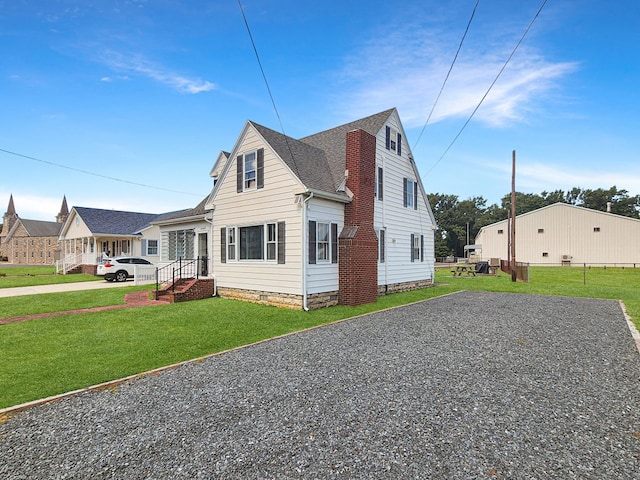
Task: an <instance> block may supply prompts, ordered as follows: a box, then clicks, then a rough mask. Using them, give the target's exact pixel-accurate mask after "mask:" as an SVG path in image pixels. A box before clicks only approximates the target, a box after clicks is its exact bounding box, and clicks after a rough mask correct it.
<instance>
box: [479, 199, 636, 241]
mask: <svg viewBox="0 0 640 480" xmlns="http://www.w3.org/2000/svg"><path fill="white" fill-rule="evenodd" d="M559 208H564V209H571V210H573V211H574V212H578V213H586V214H589V215H593V216H603V215H605V216H607V217H613V218H617V219H619V220H627V221H631V222H640V219H638V218H633V217H625V216H624V215H618V214H616V213H611V212H603V211H602V210H594V209H593V208H587V207H581V206H580V205H573V204H571V203H564V202H556V203H552V204H551V205H545V206H544V207H540V208H536V209H535V210H530V211H528V212H525V213H521V214H520V215H516V219H518V218H522V217H528V216H530V215H537V214H540V213H544V212H545V211H547V210H557V209H559ZM507 222H508V219H505V220H500V221H498V222H494V223H491V224H489V225H485V226H484V227H482V228H480V231H479V232H478V234H480V232H481V231H482V230H484V229H488V228H489V227H493V226H495V225H500V224H503V223H507Z"/></svg>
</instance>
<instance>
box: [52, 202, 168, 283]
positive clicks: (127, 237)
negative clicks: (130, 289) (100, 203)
mask: <svg viewBox="0 0 640 480" xmlns="http://www.w3.org/2000/svg"><path fill="white" fill-rule="evenodd" d="M158 217H159V215H158V214H154V213H139V212H126V211H120V210H105V209H101V208H88V207H73V208H72V209H71V212H69V216H68V217H67V219H66V221H65V223H64V225H63V226H62V229H61V230H60V236H59V241H60V244H61V246H62V259H61V262H60V263H61V264H63V265H64V267H62V269H63V271H64V272H65V273H66V272H67V271H68V270H70V269H73V268H82V271H83V272H84V273H89V274H95V272H96V265H98V263H100V261H101V260H102V259H103V258H104V257H115V256H120V255H132V256H142V257H144V258H146V259H147V260H149V261H151V262H155V261H157V257H156V256H155V255H153V254H152V255H149V254H148V253H149V251H150V249H148V248H147V247H146V246H145V252H144V253H143V251H142V247H143V239H144V240H145V241H146V242H147V243H146V245H149V243H148V242H153V241H157V240H159V239H158V237H156V236H154V235H157V234H158V233H157V230H156V231H154V230H153V229H152V230H150V231H148V232H147V234H146V235H143V234H142V233H141V232H142V230H143V229H144V228H146V227H148V226H149V224H150V222H151V221H153V220H155V219H156V218H158Z"/></svg>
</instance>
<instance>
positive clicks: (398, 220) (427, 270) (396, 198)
mask: <svg viewBox="0 0 640 480" xmlns="http://www.w3.org/2000/svg"><path fill="white" fill-rule="evenodd" d="M389 125H390V127H391V128H392V129H395V130H396V131H398V132H401V131H402V130H401V127H400V123H399V121H398V119H397V116H396V115H392V116H391V118H390V121H389ZM385 137H386V129H385V127H383V128H382V129H381V131H380V132H379V133H378V136H377V139H376V141H377V152H378V155H377V158H376V166H377V167H381V168H382V169H383V171H384V197H383V199H382V201H376V202H375V203H374V208H375V218H374V225H376V228H377V230H379V229H381V228H384V229H385V246H386V249H385V262H384V263H378V284H379V285H392V284H396V283H403V282H409V281H417V280H424V279H429V278H433V275H434V274H435V264H434V261H435V259H434V258H433V252H434V250H433V249H434V227H435V226H434V225H433V223H432V221H431V217H430V215H429V210H428V208H427V204H426V199H425V197H424V196H423V192H422V191H421V189H420V185H419V182H418V181H417V178H418V177H417V172H416V171H415V170H414V168H413V167H412V164H411V162H410V160H409V155H410V149H409V145H408V144H407V143H406V140H405V136H404V135H401V142H402V145H401V148H400V152H401V155H400V156H399V155H398V154H397V153H396V152H393V151H390V150H387V149H386V147H385V142H386V138H385ZM403 179H407V180H409V181H412V182H415V184H414V187H415V194H414V196H413V199H412V200H414V202H415V200H417V202H415V204H413V205H412V207H411V208H408V207H405V206H404V202H403V195H404V192H403V184H404V180H403ZM412 234H413V235H418V237H419V238H420V236H421V241H422V244H421V247H422V251H421V253H420V255H421V256H420V258H419V259H418V260H417V261H411V258H412V251H413V250H412V249H413V245H412V243H411V235H412Z"/></svg>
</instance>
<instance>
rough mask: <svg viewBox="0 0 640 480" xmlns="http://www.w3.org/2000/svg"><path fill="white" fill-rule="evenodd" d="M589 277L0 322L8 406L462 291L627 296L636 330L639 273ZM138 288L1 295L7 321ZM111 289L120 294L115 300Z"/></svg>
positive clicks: (545, 271)
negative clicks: (291, 306)
mask: <svg viewBox="0 0 640 480" xmlns="http://www.w3.org/2000/svg"><path fill="white" fill-rule="evenodd" d="M584 273H585V272H584V271H583V270H582V269H579V268H553V267H538V268H532V270H531V282H530V283H527V284H525V283H512V282H511V277H510V276H507V275H499V276H497V277H475V278H465V277H462V278H458V277H456V278H452V277H451V273H450V271H449V270H448V269H447V270H441V271H438V272H437V274H436V282H437V283H438V285H437V286H436V287H433V288H427V289H423V290H418V291H413V292H405V293H401V294H395V295H388V296H385V297H381V298H380V299H379V300H378V301H377V302H376V303H374V304H370V305H364V306H360V307H343V306H338V307H332V308H326V309H321V310H316V311H312V312H302V311H297V310H286V309H279V308H275V307H269V306H264V305H254V304H250V303H245V302H239V301H235V300H228V299H222V298H212V299H207V300H200V301H195V302H188V303H181V304H174V305H163V306H155V307H142V308H138V309H123V310H113V311H107V312H100V313H90V314H76V315H64V316H59V317H54V318H49V319H42V320H29V321H26V322H20V323H13V324H8V325H0V408H2V407H6V406H10V405H16V404H19V403H23V402H27V401H30V400H35V399H38V398H43V397H47V396H50V395H54V394H57V393H62V392H66V391H70V390H74V389H78V388H82V387H86V386H89V385H94V384H97V383H101V382H105V381H108V380H112V379H116V378H121V377H124V376H128V375H132V374H136V373H139V372H144V371H147V370H150V369H153V368H156V367H161V366H164V365H168V364H171V363H174V362H178V361H182V360H188V359H192V358H197V357H199V356H202V355H206V354H210V353H214V352H219V351H223V350H226V349H229V348H233V347H236V346H239V345H245V344H248V343H252V342H255V341H258V340H262V339H266V338H271V337H273V336H276V335H281V334H284V333H288V332H293V331H297V330H300V329H304V328H308V327H311V326H315V325H321V324H326V323H329V322H332V321H336V320H340V319H344V318H349V317H352V316H355V315H360V314H364V313H368V312H372V311H376V310H381V309H384V308H389V307H393V306H397V305H403V304H407V303H411V302H415V301H419V300H424V299H427V298H431V297H434V296H439V295H443V294H447V293H451V292H455V291H459V290H464V289H466V290H485V291H502V292H516V293H528V294H544V295H568V296H579V297H595V298H613V299H623V300H624V301H625V304H626V305H627V307H628V311H629V314H630V315H631V316H632V317H633V318H634V319H635V321H636V324H638V319H640V299H638V293H637V292H638V291H639V287H640V269H637V270H633V269H625V270H622V269H606V270H605V269H602V268H599V269H591V270H587V271H586V285H585V284H584V283H585V276H584ZM130 288H132V287H123V289H106V290H99V291H94V292H93V293H89V295H86V296H85V295H84V293H86V292H69V293H64V294H58V295H56V296H55V297H57V300H56V299H53V298H50V299H46V300H44V299H38V300H37V301H36V298H34V296H24V297H15V298H13V299H3V298H0V312H2V315H1V316H6V317H8V316H14V315H18V314H19V313H15V312H18V311H20V312H23V313H24V312H29V310H30V308H31V309H33V310H34V311H35V310H36V309H37V308H39V309H40V310H42V311H56V310H64V309H68V308H71V307H69V306H70V305H73V307H72V308H85V307H88V306H94V304H95V302H96V301H97V299H96V298H92V297H97V298H100V299H101V300H100V301H101V302H102V304H109V302H113V303H119V302H121V299H122V298H123V291H124V290H125V289H130ZM147 288H148V287H147ZM97 292H100V293H97ZM112 292H117V293H113V297H108V296H110V295H112ZM118 294H119V296H118ZM42 297H44V296H42ZM65 306H66V307H65ZM43 309H44V310H43Z"/></svg>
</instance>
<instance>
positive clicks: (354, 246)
mask: <svg viewBox="0 0 640 480" xmlns="http://www.w3.org/2000/svg"><path fill="white" fill-rule="evenodd" d="M346 168H347V170H348V177H347V188H348V189H349V190H350V191H351V193H352V194H353V198H352V201H351V203H348V204H346V205H345V207H344V229H343V230H342V232H341V233H340V238H339V246H338V252H339V255H338V258H339V261H338V266H339V271H340V282H339V284H340V292H339V295H338V301H339V303H340V304H342V305H350V306H355V305H363V304H365V303H371V302H375V301H376V300H377V298H378V238H377V236H376V233H375V231H374V229H373V212H374V201H375V200H374V196H373V195H374V180H375V169H376V137H375V136H373V135H371V134H369V133H367V132H365V131H364V130H352V131H350V132H347V148H346Z"/></svg>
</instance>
